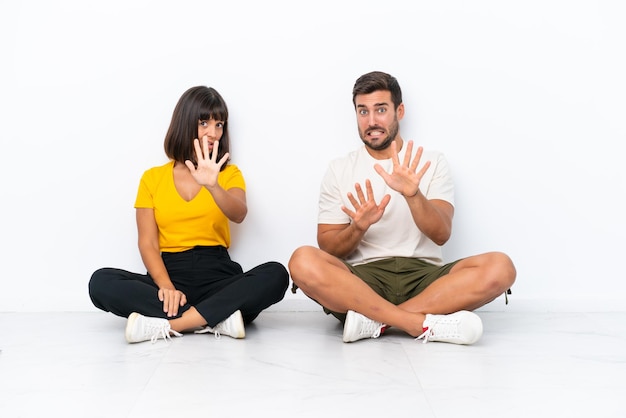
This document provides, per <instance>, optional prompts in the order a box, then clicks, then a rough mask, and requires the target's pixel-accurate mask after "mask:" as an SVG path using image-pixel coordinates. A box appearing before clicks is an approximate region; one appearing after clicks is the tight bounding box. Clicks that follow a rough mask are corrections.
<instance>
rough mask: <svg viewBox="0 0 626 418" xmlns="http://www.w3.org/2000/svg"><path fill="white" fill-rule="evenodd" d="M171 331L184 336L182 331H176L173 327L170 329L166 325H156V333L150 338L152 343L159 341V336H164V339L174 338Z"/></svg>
mask: <svg viewBox="0 0 626 418" xmlns="http://www.w3.org/2000/svg"><path fill="white" fill-rule="evenodd" d="M170 333H172V334H174V335H175V336H176V337H182V336H183V334H181V333H180V332H176V331H174V330H173V329H168V328H167V327H166V326H162V327H156V328H155V331H154V334H153V335H152V337H151V338H150V342H152V344H154V343H155V342H157V340H158V339H159V337H161V338H163V339H164V340H166V341H167V340H170V341H171V340H172V336H171V335H170Z"/></svg>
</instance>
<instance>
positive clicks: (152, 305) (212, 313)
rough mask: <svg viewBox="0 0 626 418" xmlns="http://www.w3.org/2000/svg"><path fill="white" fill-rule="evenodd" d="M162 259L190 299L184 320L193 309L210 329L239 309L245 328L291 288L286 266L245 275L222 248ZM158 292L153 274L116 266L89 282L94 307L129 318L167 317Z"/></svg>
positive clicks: (257, 269) (259, 268) (274, 265)
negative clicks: (189, 310)
mask: <svg viewBox="0 0 626 418" xmlns="http://www.w3.org/2000/svg"><path fill="white" fill-rule="evenodd" d="M161 256H162V258H163V262H164V263H165V267H166V268H167V271H168V273H169V275H170V279H171V280H172V282H173V283H174V286H176V289H178V290H180V291H182V292H183V293H184V294H185V295H186V296H187V304H186V305H184V306H182V307H181V309H179V311H178V315H179V316H180V315H182V314H183V313H184V312H185V311H187V310H188V309H189V308H190V307H192V306H193V307H195V308H196V310H197V311H198V312H199V313H200V315H202V317H203V318H204V319H205V320H206V321H207V324H208V325H209V326H210V327H214V326H215V325H217V324H218V323H220V322H221V321H223V320H224V319H226V318H228V317H229V316H230V315H231V314H232V313H233V312H235V311H236V310H238V309H239V310H241V313H242V315H243V319H244V322H245V323H250V322H252V321H253V320H254V319H255V318H256V317H257V316H258V315H259V314H260V313H261V311H263V310H264V309H266V308H267V307H269V306H271V305H273V304H275V303H277V302H280V301H281V300H282V299H283V297H284V296H285V292H286V291H287V286H288V285H289V273H288V271H287V269H286V268H285V267H284V266H283V265H282V264H280V263H278V262H275V261H270V262H267V263H264V264H261V265H259V266H257V267H255V268H253V269H251V270H249V271H247V272H244V271H242V269H241V266H240V265H239V264H238V263H236V262H235V261H232V260H231V259H230V256H229V254H228V251H227V249H226V248H224V247H220V246H216V247H195V248H193V249H191V250H187V251H183V252H180V253H163V254H162V255H161ZM158 290H159V289H158V288H157V286H156V284H155V283H154V281H153V280H152V278H151V277H150V275H149V274H138V273H132V272H129V271H126V270H121V269H116V268H110V267H107V268H101V269H99V270H96V271H95V272H94V273H93V275H92V276H91V279H90V280H89V296H90V298H91V301H92V302H93V304H94V305H95V306H96V307H97V308H99V309H102V310H103V311H106V312H112V313H114V314H115V315H118V316H122V317H124V318H126V317H128V316H129V315H130V314H131V313H132V312H138V313H140V314H142V315H145V316H151V317H158V318H167V316H166V313H165V312H163V303H162V302H161V301H159V298H158V295H157V293H158ZM168 319H171V318H168Z"/></svg>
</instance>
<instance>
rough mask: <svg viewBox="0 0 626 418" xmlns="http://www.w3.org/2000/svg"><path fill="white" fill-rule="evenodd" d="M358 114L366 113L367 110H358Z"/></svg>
mask: <svg viewBox="0 0 626 418" xmlns="http://www.w3.org/2000/svg"><path fill="white" fill-rule="evenodd" d="M359 114H361V115H367V110H360V111H359Z"/></svg>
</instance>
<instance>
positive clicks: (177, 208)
mask: <svg viewBox="0 0 626 418" xmlns="http://www.w3.org/2000/svg"><path fill="white" fill-rule="evenodd" d="M217 181H218V183H219V184H220V186H222V188H223V189H225V190H228V189H231V188H233V187H238V188H240V189H243V190H246V184H245V181H244V179H243V175H242V174H241V171H240V170H239V168H238V167H237V166H236V165H233V164H229V165H227V166H226V168H224V170H222V171H221V172H220V174H219V176H218V178H217ZM135 208H151V209H154V217H155V219H156V223H157V226H158V228H159V246H160V248H161V251H163V252H180V251H185V250H189V249H191V248H193V247H195V246H197V245H207V246H212V245H222V246H224V247H226V248H229V247H230V223H229V220H228V218H227V217H226V216H225V215H224V214H223V213H222V211H221V210H220V209H219V208H218V206H217V204H216V203H215V201H214V200H213V196H212V195H211V193H210V192H209V191H208V190H207V189H206V188H204V187H202V188H201V189H200V192H199V193H198V194H197V195H196V196H195V197H194V198H193V199H192V200H191V201H189V202H187V201H186V200H185V199H183V198H182V197H181V196H180V195H179V194H178V191H177V190H176V186H175V185H174V161H170V162H169V163H167V164H164V165H162V166H159V167H153V168H151V169H148V170H146V171H145V172H144V173H143V175H142V176H141V181H140V182H139V190H138V192H137V199H136V200H135Z"/></svg>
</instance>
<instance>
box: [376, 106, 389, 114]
mask: <svg viewBox="0 0 626 418" xmlns="http://www.w3.org/2000/svg"><path fill="white" fill-rule="evenodd" d="M386 111H387V109H385V108H384V107H380V108H378V113H385V112H386Z"/></svg>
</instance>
